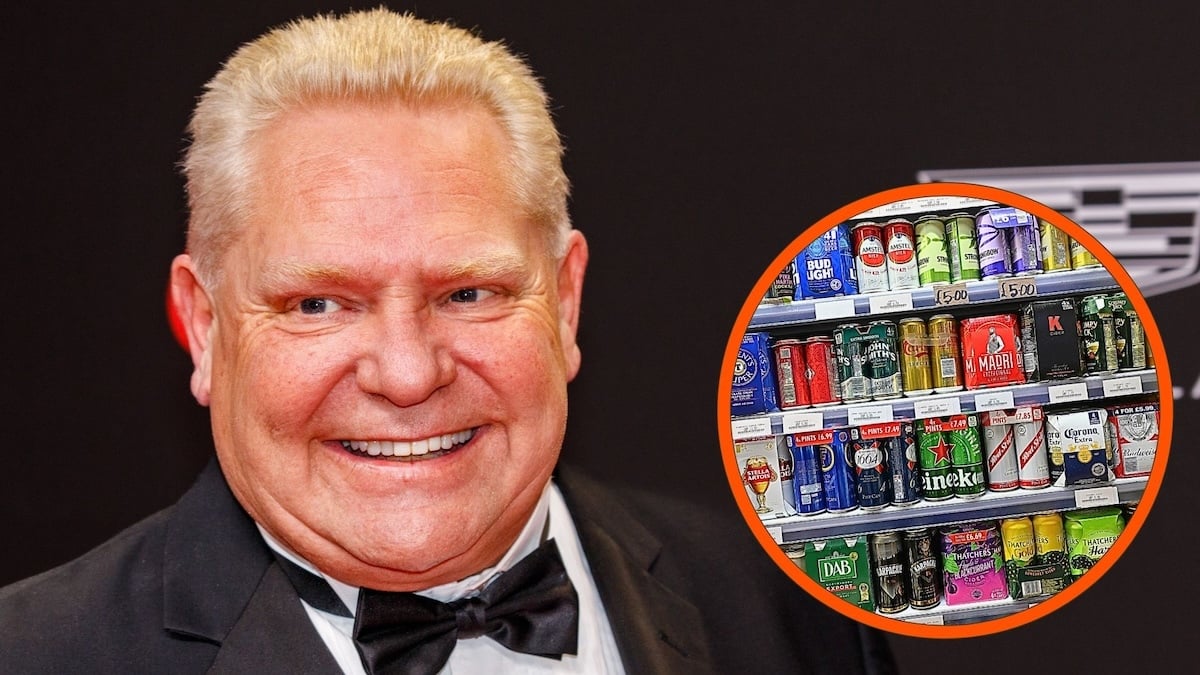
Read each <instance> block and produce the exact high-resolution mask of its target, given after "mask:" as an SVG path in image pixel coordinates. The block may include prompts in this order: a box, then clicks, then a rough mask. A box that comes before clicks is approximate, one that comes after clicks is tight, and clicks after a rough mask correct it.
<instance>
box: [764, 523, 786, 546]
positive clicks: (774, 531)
mask: <svg viewBox="0 0 1200 675" xmlns="http://www.w3.org/2000/svg"><path fill="white" fill-rule="evenodd" d="M766 527H767V534H769V535H771V538H772V539H774V540H775V543H776V544H782V543H783V526H782V525H767V526H766Z"/></svg>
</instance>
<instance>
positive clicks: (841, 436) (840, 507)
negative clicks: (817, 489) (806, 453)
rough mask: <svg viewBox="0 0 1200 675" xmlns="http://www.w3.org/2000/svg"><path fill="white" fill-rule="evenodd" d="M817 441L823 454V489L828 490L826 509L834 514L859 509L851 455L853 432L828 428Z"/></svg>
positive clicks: (826, 493) (826, 491)
mask: <svg viewBox="0 0 1200 675" xmlns="http://www.w3.org/2000/svg"><path fill="white" fill-rule="evenodd" d="M825 432H826V434H825V435H822V436H821V437H820V438H818V439H816V442H815V445H816V446H817V447H818V449H819V451H820V453H821V487H822V488H824V491H825V508H826V509H827V510H828V511H830V512H831V513H838V512H842V511H853V510H854V509H857V508H858V489H857V486H856V485H855V474H854V459H853V457H852V456H851V454H850V453H851V451H852V448H851V444H850V431H849V430H847V429H826V430H825Z"/></svg>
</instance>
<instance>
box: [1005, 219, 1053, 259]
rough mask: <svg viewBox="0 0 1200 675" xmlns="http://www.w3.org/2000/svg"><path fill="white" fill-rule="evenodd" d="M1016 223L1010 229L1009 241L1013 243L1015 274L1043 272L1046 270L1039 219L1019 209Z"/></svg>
mask: <svg viewBox="0 0 1200 675" xmlns="http://www.w3.org/2000/svg"><path fill="white" fill-rule="evenodd" d="M1014 210H1016V209H1014ZM1017 213H1018V214H1020V215H1023V216H1024V218H1021V217H1020V215H1019V216H1018V217H1017V218H1016V223H1017V224H1016V225H1014V226H1013V227H1012V228H1010V229H1009V243H1010V244H1012V263H1013V273H1014V274H1041V273H1042V272H1044V271H1045V266H1044V265H1043V264H1042V234H1041V232H1039V231H1038V224H1037V220H1035V219H1034V218H1033V216H1031V215H1029V214H1028V213H1025V212H1024V211H1017Z"/></svg>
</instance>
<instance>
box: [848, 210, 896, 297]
mask: <svg viewBox="0 0 1200 675" xmlns="http://www.w3.org/2000/svg"><path fill="white" fill-rule="evenodd" d="M850 241H851V245H852V246H853V247H854V267H855V269H856V270H857V271H858V292H859V293H878V292H880V291H886V290H888V270H887V247H886V246H885V245H884V243H883V228H882V227H880V226H879V223H872V222H865V223H859V224H857V225H855V226H854V227H852V228H850Z"/></svg>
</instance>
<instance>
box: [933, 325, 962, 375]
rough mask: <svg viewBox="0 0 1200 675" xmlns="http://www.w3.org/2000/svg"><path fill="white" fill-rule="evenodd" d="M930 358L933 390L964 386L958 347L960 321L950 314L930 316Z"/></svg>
mask: <svg viewBox="0 0 1200 675" xmlns="http://www.w3.org/2000/svg"><path fill="white" fill-rule="evenodd" d="M929 346H930V349H929V360H930V368H931V371H932V373H931V374H932V376H933V390H934V391H936V392H938V393H945V392H950V391H959V390H960V389H962V388H963V377H962V366H961V362H960V357H959V349H958V321H957V320H956V319H955V318H954V317H953V316H951V315H950V314H938V315H936V316H931V317H929Z"/></svg>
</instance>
